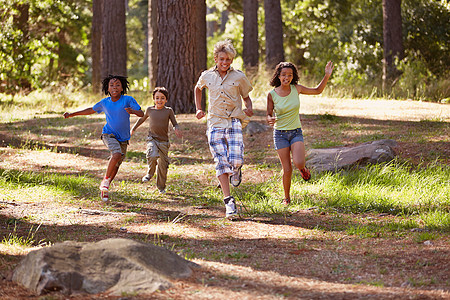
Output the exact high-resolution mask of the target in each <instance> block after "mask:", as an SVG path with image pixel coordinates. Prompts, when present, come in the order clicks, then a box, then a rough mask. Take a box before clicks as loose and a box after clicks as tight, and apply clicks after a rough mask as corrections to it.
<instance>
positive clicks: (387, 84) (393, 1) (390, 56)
mask: <svg viewBox="0 0 450 300" xmlns="http://www.w3.org/2000/svg"><path fill="white" fill-rule="evenodd" d="M401 2H402V1H401V0H383V43H384V45H383V50H384V59H383V91H386V92H388V91H389V90H390V88H391V87H392V84H393V82H394V80H395V79H396V77H398V76H399V75H400V72H399V70H398V69H397V67H396V63H395V60H396V59H402V58H403V56H404V48H403V40H402V15H401Z"/></svg>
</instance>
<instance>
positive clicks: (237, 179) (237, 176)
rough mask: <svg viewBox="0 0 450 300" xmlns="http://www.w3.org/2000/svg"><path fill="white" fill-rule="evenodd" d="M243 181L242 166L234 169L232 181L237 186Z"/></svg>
mask: <svg viewBox="0 0 450 300" xmlns="http://www.w3.org/2000/svg"><path fill="white" fill-rule="evenodd" d="M241 181H242V171H241V167H239V168H237V169H236V170H234V173H233V174H232V175H231V176H230V183H231V185H233V186H234V187H237V186H239V185H240V184H241Z"/></svg>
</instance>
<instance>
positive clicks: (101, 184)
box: [100, 178, 110, 191]
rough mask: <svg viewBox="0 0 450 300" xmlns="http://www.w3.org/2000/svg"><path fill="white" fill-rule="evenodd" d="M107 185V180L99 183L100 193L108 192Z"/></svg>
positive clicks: (104, 179)
mask: <svg viewBox="0 0 450 300" xmlns="http://www.w3.org/2000/svg"><path fill="white" fill-rule="evenodd" d="M109 183H110V182H109V179H108V178H103V180H102V183H100V191H108V189H109Z"/></svg>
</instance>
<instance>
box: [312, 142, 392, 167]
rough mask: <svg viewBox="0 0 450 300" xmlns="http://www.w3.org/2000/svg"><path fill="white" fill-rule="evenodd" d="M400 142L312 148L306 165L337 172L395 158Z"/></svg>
mask: <svg viewBox="0 0 450 300" xmlns="http://www.w3.org/2000/svg"><path fill="white" fill-rule="evenodd" d="M397 148H398V144H397V142H396V141H394V140H388V139H386V140H379V141H374V142H367V143H364V144H361V145H358V146H354V147H339V148H329V149H311V150H309V151H308V161H307V162H306V165H307V166H308V167H309V168H311V169H314V170H316V171H318V172H321V171H332V172H336V171H339V170H344V169H352V168H355V167H364V166H367V165H368V164H377V163H382V162H388V161H391V160H392V159H394V157H395V155H396V150H397Z"/></svg>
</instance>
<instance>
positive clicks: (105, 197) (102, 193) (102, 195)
mask: <svg viewBox="0 0 450 300" xmlns="http://www.w3.org/2000/svg"><path fill="white" fill-rule="evenodd" d="M100 198H102V201H103V202H108V200H109V194H108V190H106V191H100Z"/></svg>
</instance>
